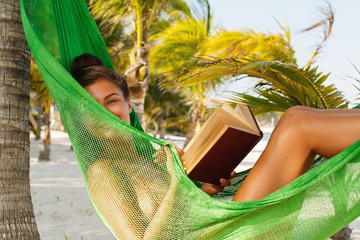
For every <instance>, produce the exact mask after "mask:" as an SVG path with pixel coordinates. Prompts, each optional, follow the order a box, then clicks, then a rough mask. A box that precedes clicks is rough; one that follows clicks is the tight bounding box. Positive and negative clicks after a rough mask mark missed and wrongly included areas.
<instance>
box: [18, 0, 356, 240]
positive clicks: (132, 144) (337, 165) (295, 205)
mask: <svg viewBox="0 0 360 240" xmlns="http://www.w3.org/2000/svg"><path fill="white" fill-rule="evenodd" d="M115 2H116V1H115ZM114 4H115V3H114ZM21 10H22V18H23V25H24V29H25V33H26V37H27V39H28V42H29V45H30V48H31V51H32V54H33V55H34V58H35V60H36V63H37V65H38V67H39V69H40V71H41V74H42V76H43V78H44V79H45V81H46V83H47V85H48V87H49V90H50V92H51V94H52V96H53V98H54V100H55V102H56V105H57V107H58V109H59V111H60V114H61V116H62V119H63V120H64V124H65V127H66V129H67V131H68V133H69V136H70V139H71V142H72V144H73V147H74V151H75V154H76V157H77V160H78V163H79V166H80V168H81V171H82V174H83V177H84V181H85V184H86V188H87V191H88V195H89V199H90V201H91V203H92V205H93V206H94V209H95V210H96V212H97V214H98V216H99V217H100V218H101V220H102V221H103V222H104V224H106V226H108V227H109V229H110V230H111V231H112V232H113V234H114V235H115V236H116V238H118V239H301V240H303V239H326V238H328V237H329V236H331V235H332V234H334V233H335V232H337V231H338V230H340V229H341V228H342V227H344V226H345V225H347V224H348V223H349V222H351V221H352V220H354V219H355V218H356V217H357V216H359V213H360V206H359V196H360V192H359V190H360V174H359V173H360V162H359V161H360V148H359V145H360V142H358V143H356V144H354V145H353V146H351V147H349V148H348V149H347V150H345V151H344V152H342V153H340V154H339V155H337V156H335V157H333V158H332V159H329V160H328V161H326V162H324V163H322V164H320V165H319V166H317V167H314V168H312V169H311V170H310V171H309V172H307V173H306V174H304V175H302V176H300V177H299V178H297V179H296V180H294V181H293V182H292V183H290V184H289V185H287V186H285V187H283V188H282V189H280V190H278V191H277V192H275V193H273V194H270V195H269V196H267V197H265V198H264V199H261V200H257V201H249V202H228V201H223V200H221V198H222V197H231V194H233V193H234V192H235V191H234V189H235V188H236V187H238V184H235V186H236V187H233V190H231V189H229V190H228V191H225V192H224V193H223V194H219V196H218V197H217V198H216V197H215V198H213V197H210V196H208V195H207V194H206V193H204V192H203V191H201V190H200V189H199V188H197V187H196V186H195V184H194V183H193V182H192V181H191V180H190V179H189V178H188V177H187V176H186V174H185V172H184V170H183V168H182V165H181V162H180V159H179V156H178V154H177V152H176V150H175V149H174V148H173V147H172V146H171V145H169V144H168V143H167V142H163V141H160V140H158V139H155V138H153V137H151V136H149V135H147V134H145V133H144V132H143V131H141V130H139V129H138V127H132V126H129V125H127V124H125V123H123V122H122V121H121V120H119V119H118V118H116V117H115V116H113V115H112V114H111V113H110V112H108V111H107V110H105V109H104V108H103V107H102V106H101V105H99V104H98V103H97V102H96V101H95V100H94V99H93V98H92V97H91V96H90V95H89V94H88V93H87V92H86V91H85V90H84V89H83V88H82V87H81V86H80V85H79V84H78V83H77V82H76V81H75V80H74V79H73V78H72V76H71V75H70V73H69V66H70V63H71V61H72V60H73V58H74V57H76V56H78V55H80V54H82V53H91V54H94V55H96V56H98V57H99V58H101V59H102V61H103V62H104V63H105V65H106V66H107V67H109V68H112V64H111V62H110V58H109V56H108V53H107V50H106V47H105V45H104V42H103V40H102V38H101V36H100V34H99V32H98V29H97V27H96V25H95V23H94V21H93V19H92V17H91V15H90V14H89V11H88V7H87V5H86V2H85V0H21ZM133 117H134V116H133ZM133 120H134V118H133ZM133 122H134V121H133ZM133 125H134V124H133ZM137 126H138V125H137ZM289 158H291V156H289ZM244 176H246V172H244V173H240V174H238V177H237V179H236V180H237V182H238V183H241V179H243V178H244ZM235 190H236V189H235Z"/></svg>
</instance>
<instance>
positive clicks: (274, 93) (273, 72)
mask: <svg viewBox="0 0 360 240" xmlns="http://www.w3.org/2000/svg"><path fill="white" fill-rule="evenodd" d="M211 60H212V61H211ZM170 75H171V76H169V78H171V77H172V78H173V81H172V83H173V84H179V85H181V86H182V87H188V86H191V85H194V84H199V83H201V82H207V81H211V79H213V78H223V77H228V78H230V77H233V76H238V75H243V76H247V77H253V78H257V79H262V80H263V81H265V83H268V84H264V85H263V86H261V85H259V86H258V88H257V89H254V92H255V93H256V94H258V95H259V96H262V97H264V98H265V99H267V101H268V102H269V101H270V102H273V103H274V104H275V103H276V104H279V102H278V101H279V99H282V100H283V101H285V102H286V101H287V102H288V104H287V105H286V106H285V107H289V106H290V105H292V106H293V105H305V106H311V107H315V108H324V109H326V108H345V107H347V105H348V103H347V101H346V100H345V99H344V98H343V96H342V93H341V92H340V91H338V90H337V89H336V88H335V86H334V85H328V86H326V85H325V81H326V79H327V78H328V76H329V74H322V73H320V72H318V71H317V68H310V67H307V68H299V67H297V66H296V65H292V64H285V63H281V62H278V61H258V60H254V59H251V58H227V59H208V63H206V64H203V65H201V66H196V67H191V68H185V69H182V70H181V71H180V72H173V73H171V74H170ZM245 96H246V97H248V95H244V94H243V95H242V97H245ZM280 96H281V98H280Z"/></svg>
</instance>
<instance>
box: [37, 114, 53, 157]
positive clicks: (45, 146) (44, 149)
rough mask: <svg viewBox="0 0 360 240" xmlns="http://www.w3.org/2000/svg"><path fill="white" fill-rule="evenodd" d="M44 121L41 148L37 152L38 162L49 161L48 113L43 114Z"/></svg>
mask: <svg viewBox="0 0 360 240" xmlns="http://www.w3.org/2000/svg"><path fill="white" fill-rule="evenodd" d="M44 121H45V131H44V138H43V147H42V150H41V151H40V152H39V161H41V160H45V161H50V146H51V136H50V111H48V112H47V113H46V112H45V115H44Z"/></svg>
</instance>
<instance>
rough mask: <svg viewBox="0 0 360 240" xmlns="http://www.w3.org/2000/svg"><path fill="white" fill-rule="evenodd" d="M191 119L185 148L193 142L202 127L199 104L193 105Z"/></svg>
mask: <svg viewBox="0 0 360 240" xmlns="http://www.w3.org/2000/svg"><path fill="white" fill-rule="evenodd" d="M189 118H190V121H189V127H188V130H187V132H186V139H185V143H184V148H185V147H186V145H188V143H189V142H190V141H191V139H192V138H193V137H194V136H195V134H196V130H197V129H198V128H199V126H200V118H199V109H198V104H197V103H196V102H195V103H194V104H193V106H192V108H191V109H190V114H189Z"/></svg>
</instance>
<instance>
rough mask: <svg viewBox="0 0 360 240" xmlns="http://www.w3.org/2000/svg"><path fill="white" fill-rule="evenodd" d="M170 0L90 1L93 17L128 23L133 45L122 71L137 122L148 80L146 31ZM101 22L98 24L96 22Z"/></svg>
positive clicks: (140, 117) (147, 35)
mask: <svg viewBox="0 0 360 240" xmlns="http://www.w3.org/2000/svg"><path fill="white" fill-rule="evenodd" d="M169 1H170V0H143V1H140V0H123V1H117V4H114V2H113V1H110V0H90V8H91V12H92V13H93V15H94V16H95V18H98V19H102V22H103V23H105V22H108V23H111V24H115V23H119V22H126V21H127V22H130V23H131V26H132V30H133V32H132V39H133V42H134V48H133V50H132V52H131V57H130V68H129V69H128V70H127V71H126V72H125V75H126V76H127V81H128V85H129V87H130V93H131V94H130V95H131V102H132V106H133V107H134V109H135V111H136V113H137V115H138V117H139V119H140V121H141V119H142V115H143V111H144V101H145V95H146V91H147V88H148V82H149V81H150V75H149V70H150V65H149V60H148V58H149V50H150V48H149V43H148V39H149V36H150V30H151V28H152V27H153V25H154V24H155V23H156V22H157V21H158V19H159V17H160V15H161V13H162V12H163V11H164V9H165V8H166V7H167V5H168V3H169ZM100 25H101V24H100Z"/></svg>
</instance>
